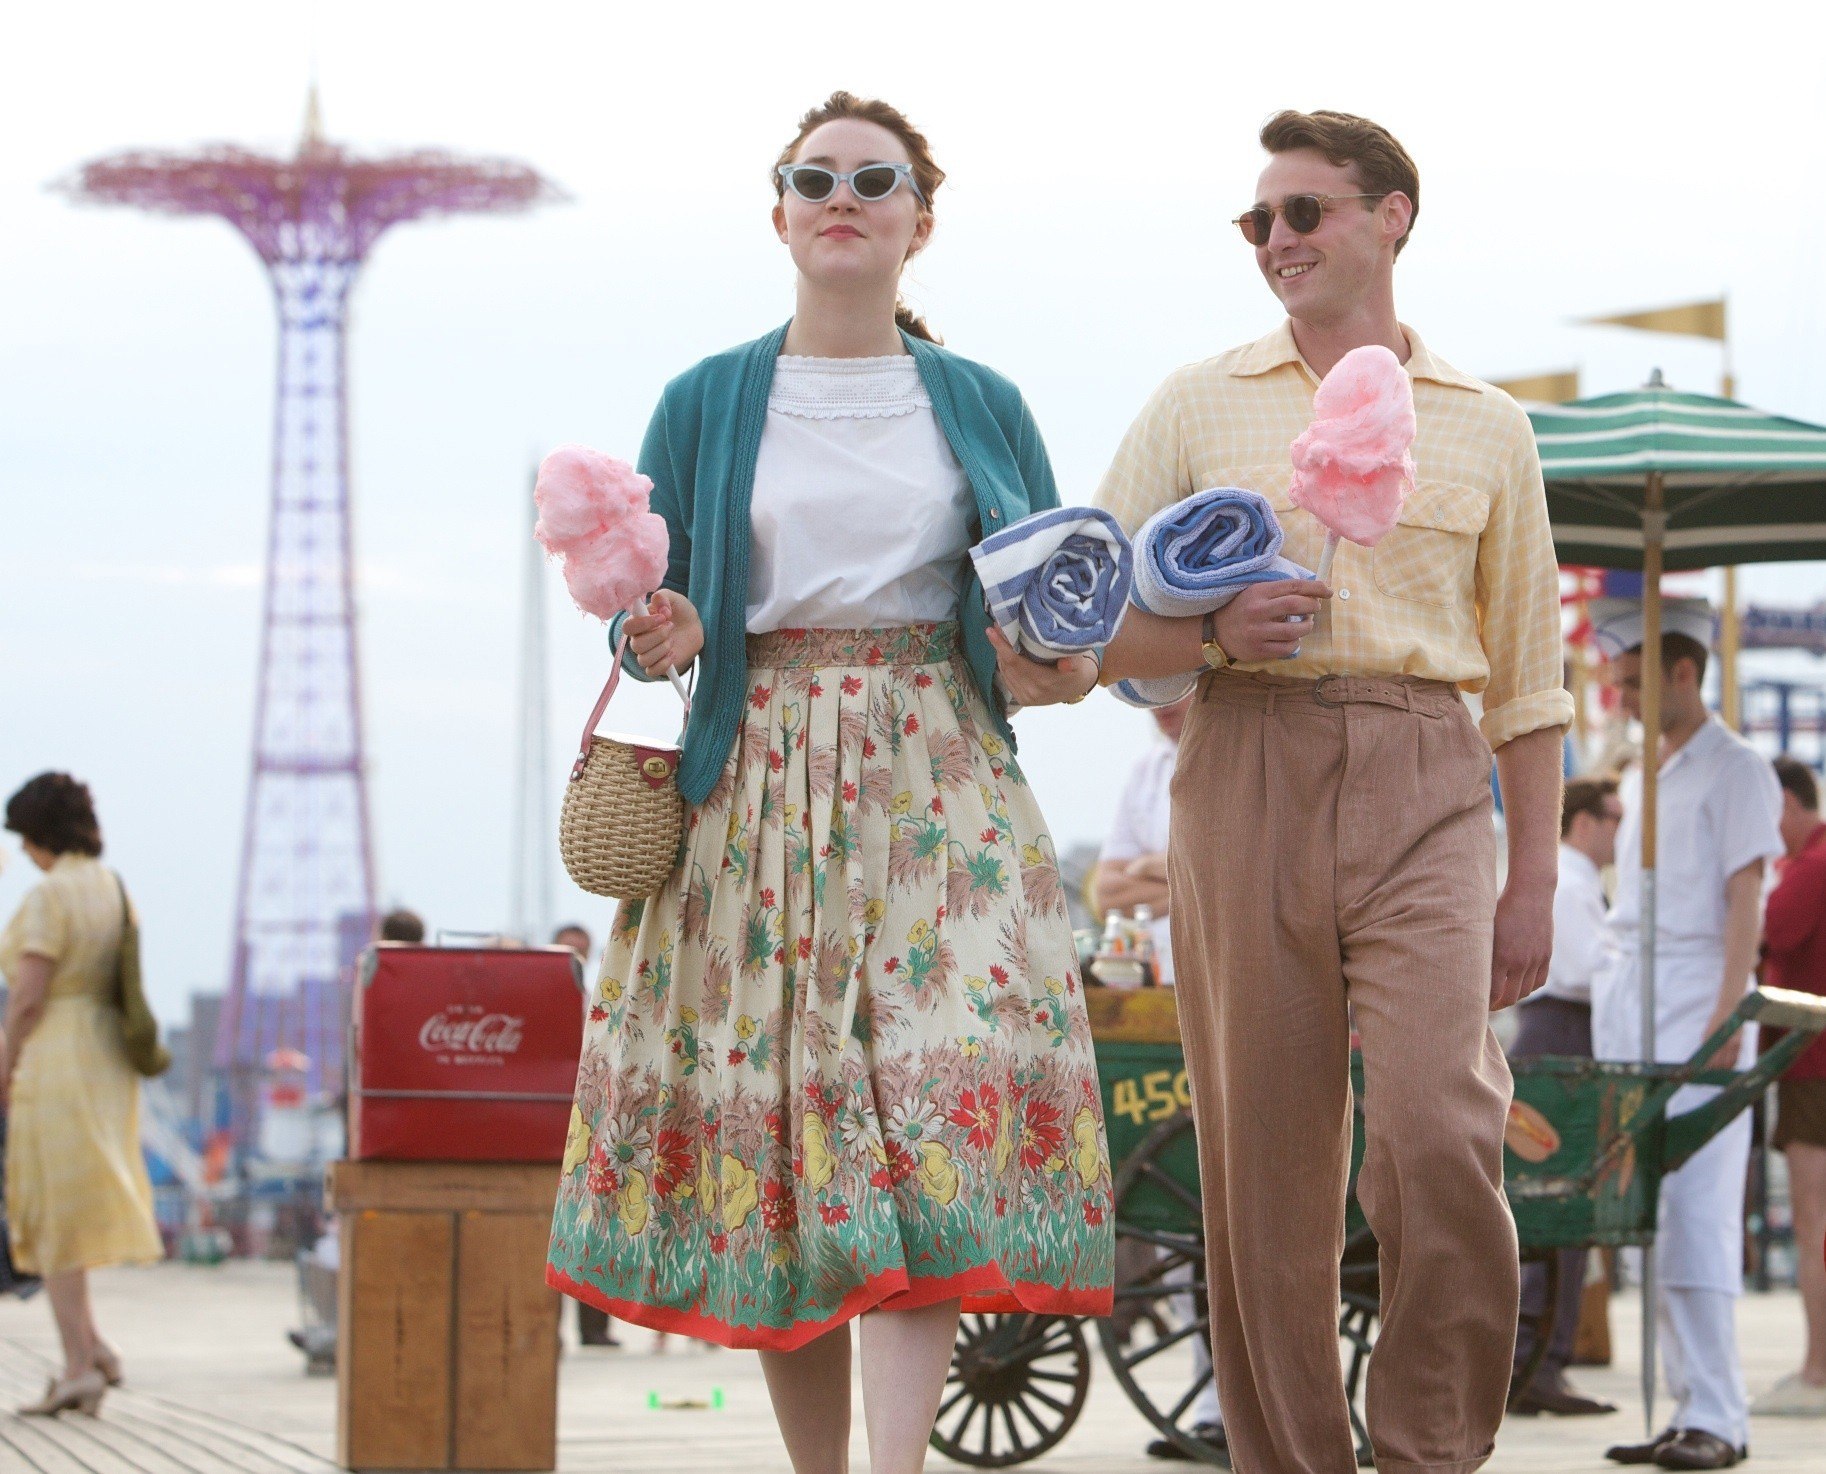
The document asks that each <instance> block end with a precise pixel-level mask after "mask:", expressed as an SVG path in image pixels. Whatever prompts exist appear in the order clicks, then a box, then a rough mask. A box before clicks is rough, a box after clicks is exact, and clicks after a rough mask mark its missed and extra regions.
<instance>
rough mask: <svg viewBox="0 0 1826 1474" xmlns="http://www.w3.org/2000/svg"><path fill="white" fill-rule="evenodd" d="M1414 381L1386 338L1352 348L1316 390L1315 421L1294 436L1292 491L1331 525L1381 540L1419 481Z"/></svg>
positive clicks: (1357, 537)
mask: <svg viewBox="0 0 1826 1474" xmlns="http://www.w3.org/2000/svg"><path fill="white" fill-rule="evenodd" d="M1414 431H1415V422H1414V386H1413V384H1412V383H1410V382H1409V380H1408V376H1407V371H1406V370H1405V369H1403V368H1402V366H1401V360H1400V359H1398V358H1396V357H1395V355H1394V354H1393V353H1391V352H1390V351H1389V350H1388V349H1386V348H1383V347H1381V346H1379V345H1372V346H1370V347H1366V348H1353V349H1352V350H1351V351H1350V352H1349V353H1347V354H1345V355H1344V357H1342V358H1341V359H1339V360H1338V362H1337V363H1336V364H1335V365H1333V367H1332V371H1331V372H1330V373H1329V374H1327V375H1326V376H1325V382H1324V383H1322V384H1320V385H1319V389H1318V392H1317V393H1316V394H1314V395H1313V397H1312V424H1311V425H1309V426H1308V427H1307V429H1306V431H1305V433H1303V434H1302V435H1301V436H1300V438H1299V439H1298V440H1296V441H1294V443H1293V481H1292V484H1291V485H1290V486H1289V487H1288V496H1289V498H1290V499H1291V500H1292V502H1293V504H1294V505H1295V506H1296V507H1304V508H1305V509H1306V510H1307V511H1309V512H1311V513H1312V514H1313V516H1315V517H1317V518H1318V519H1319V521H1320V522H1322V523H1323V524H1324V525H1325V526H1326V528H1327V529H1329V530H1330V531H1332V532H1334V533H1336V534H1337V535H1338V536H1339V537H1342V538H1345V539H1347V540H1348V541H1350V542H1354V543H1358V544H1361V545H1362V546H1363V547H1366V548H1368V547H1374V546H1375V545H1376V543H1377V542H1378V541H1380V540H1381V539H1382V537H1383V536H1385V535H1386V534H1387V533H1388V531H1389V530H1390V529H1391V528H1392V527H1394V525H1395V523H1396V521H1397V520H1398V519H1399V518H1400V516H1401V507H1402V504H1403V503H1404V502H1406V500H1407V498H1408V494H1409V493H1410V492H1412V491H1413V489H1414V458H1413V456H1412V454H1410V449H1411V447H1412V446H1413V444H1414Z"/></svg>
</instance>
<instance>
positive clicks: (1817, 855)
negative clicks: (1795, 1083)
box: [1763, 824, 1826, 1080]
mask: <svg viewBox="0 0 1826 1474" xmlns="http://www.w3.org/2000/svg"><path fill="white" fill-rule="evenodd" d="M1776 873H1777V875H1778V876H1779V877H1780V878H1779V879H1778V880H1777V881H1776V883H1775V889H1774V890H1772V891H1770V892H1769V902H1768V905H1767V906H1766V907H1765V908H1764V910H1763V981H1764V982H1766V983H1767V984H1769V986H1770V987H1772V988H1793V989H1794V990H1795V991H1796V992H1799V993H1820V994H1826V824H1822V825H1820V826H1819V828H1817V829H1815V830H1814V831H1813V833H1812V834H1811V835H1809V836H1808V837H1807V843H1806V844H1804V845H1802V846H1801V848H1800V851H1799V852H1798V853H1797V854H1793V855H1790V856H1789V857H1788V858H1787V859H1785V860H1782V861H1780V862H1779V863H1778V865H1777V867H1776ZM1784 1078H1786V1079H1789V1080H1826V1034H1822V1035H1821V1036H1820V1037H1819V1038H1817V1039H1815V1040H1814V1041H1813V1043H1812V1044H1810V1045H1809V1046H1808V1047H1807V1048H1806V1049H1805V1050H1803V1051H1802V1052H1801V1056H1800V1058H1799V1059H1797V1060H1795V1062H1794V1063H1793V1064H1791V1065H1789V1066H1788V1070H1787V1074H1786V1075H1785V1077H1784Z"/></svg>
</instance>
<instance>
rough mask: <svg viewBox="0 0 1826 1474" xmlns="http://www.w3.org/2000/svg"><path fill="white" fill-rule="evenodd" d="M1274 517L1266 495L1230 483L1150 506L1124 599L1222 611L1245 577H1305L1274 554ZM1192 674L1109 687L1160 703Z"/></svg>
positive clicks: (1277, 531)
mask: <svg viewBox="0 0 1826 1474" xmlns="http://www.w3.org/2000/svg"><path fill="white" fill-rule="evenodd" d="M1284 536H1285V535H1284V534H1283V533H1282V531H1281V524H1280V521H1279V520H1278V519H1277V518H1276V517H1275V515H1274V508H1273V507H1271V506H1269V505H1268V499H1267V498H1266V497H1264V496H1261V495H1258V494H1257V493H1256V492H1253V491H1244V490H1243V489H1242V488H1241V487H1237V486H1217V487H1213V488H1211V489H1210V490H1208V491H1196V492H1193V493H1192V495H1191V496H1189V497H1187V498H1186V499H1185V500H1184V501H1179V502H1175V503H1174V504H1173V505H1172V506H1170V507H1168V508H1166V509H1165V510H1164V511H1160V512H1156V513H1155V514H1154V515H1153V516H1152V517H1150V518H1148V520H1147V521H1146V522H1144V523H1143V524H1142V527H1141V531H1140V532H1139V533H1137V534H1136V537H1135V583H1134V588H1133V589H1132V590H1131V591H1130V594H1129V599H1130V601H1131V602H1132V603H1134V604H1136V605H1137V606H1139V607H1140V608H1142V609H1146V610H1147V611H1148V612H1149V613H1150V614H1160V615H1165V616H1167V617H1168V618H1172V619H1184V618H1186V617H1188V616H1194V615H1198V616H1202V615H1205V614H1209V613H1210V612H1211V611H1212V610H1214V609H1222V608H1223V607H1224V605H1226V604H1228V603H1229V602H1230V601H1231V600H1232V599H1234V598H1235V597H1236V596H1237V595H1238V594H1240V593H1241V592H1242V591H1243V590H1244V589H1246V588H1248V587H1249V585H1250V584H1252V583H1279V582H1280V581H1281V580H1283V579H1289V578H1311V577H1312V573H1311V572H1310V571H1309V570H1307V569H1305V568H1302V567H1301V566H1300V565H1299V564H1298V563H1295V562H1293V561H1292V560H1290V559H1287V558H1283V557H1282V556H1281V543H1282V541H1283V539H1284ZM1198 676H1199V672H1197V671H1187V672H1186V673H1185V674H1184V675H1178V676H1158V677H1153V678H1150V679H1148V680H1134V679H1131V680H1126V681H1118V682H1116V684H1115V685H1113V686H1111V687H1110V690H1111V691H1112V692H1114V693H1115V694H1116V696H1118V697H1119V698H1120V699H1122V700H1123V701H1126V702H1128V703H1129V705H1131V706H1168V705H1171V704H1172V703H1173V702H1175V701H1177V700H1179V698H1180V697H1182V696H1184V695H1185V694H1186V693H1187V692H1188V691H1190V690H1191V689H1192V688H1193V687H1194V686H1196V685H1197V684H1198Z"/></svg>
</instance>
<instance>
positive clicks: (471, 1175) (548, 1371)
mask: <svg viewBox="0 0 1826 1474" xmlns="http://www.w3.org/2000/svg"><path fill="white" fill-rule="evenodd" d="M557 1190H558V1170H557V1167H556V1166H555V1165H543V1164H531V1165H524V1164H506V1163H503V1164H489V1163H474V1162H337V1163H335V1164H334V1165H333V1166H332V1167H331V1168H330V1175H329V1194H328V1196H329V1201H330V1203H331V1206H332V1207H334V1209H335V1210H336V1212H337V1214H338V1215H339V1217H340V1222H341V1234H342V1272H341V1276H340V1278H341V1284H340V1287H339V1290H338V1325H339V1334H338V1337H337V1349H336V1390H337V1397H336V1448H337V1457H338V1458H339V1460H340V1461H341V1462H342V1463H343V1464H344V1465H345V1466H346V1467H348V1468H350V1469H504V1470H505V1469H516V1470H517V1469H552V1468H555V1467H556V1465H557V1456H558V1310H559V1296H558V1295H557V1293H556V1292H555V1291H553V1290H551V1289H548V1288H547V1287H546V1284H545V1249H546V1240H547V1236H548V1234H549V1233H550V1229H551V1218H552V1203H553V1200H554V1199H555V1198H556V1196H557Z"/></svg>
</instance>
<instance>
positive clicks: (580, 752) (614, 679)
mask: <svg viewBox="0 0 1826 1474" xmlns="http://www.w3.org/2000/svg"><path fill="white" fill-rule="evenodd" d="M627 648H628V637H627V636H626V635H623V636H622V637H621V638H620V639H619V640H617V641H616V642H615V662H614V664H613V665H612V666H611V667H610V668H609V679H608V681H607V682H606V683H605V684H604V686H603V688H602V695H600V696H598V697H597V698H596V705H595V706H594V707H592V708H591V710H590V719H589V720H588V721H587V722H585V723H584V724H583V741H582V742H580V743H579V744H578V745H577V761H576V763H575V764H574V765H573V767H572V769H571V776H572V777H573V778H574V777H576V776H577V774H578V773H580V772H582V771H583V762H584V759H585V758H587V757H588V756H589V755H590V739H591V738H592V737H594V736H595V735H596V724H597V723H598V722H600V721H601V720H602V714H603V713H604V712H605V711H607V710H608V709H609V698H610V697H611V696H613V695H614V694H615V688H616V687H617V686H619V685H620V684H621V657H622V656H623V654H625V653H626V651H627ZM684 720H685V724H686V725H689V723H690V721H691V702H690V700H689V699H687V700H686V702H685V718H684Z"/></svg>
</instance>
